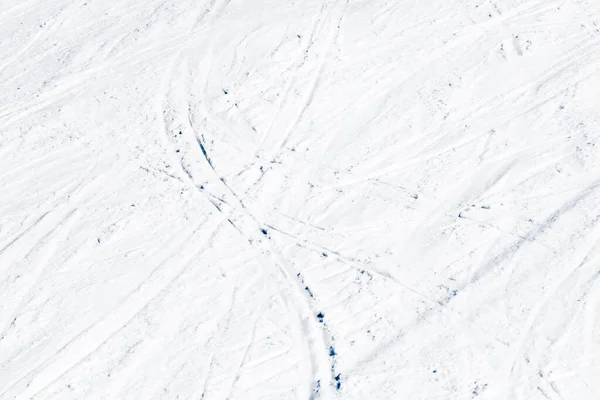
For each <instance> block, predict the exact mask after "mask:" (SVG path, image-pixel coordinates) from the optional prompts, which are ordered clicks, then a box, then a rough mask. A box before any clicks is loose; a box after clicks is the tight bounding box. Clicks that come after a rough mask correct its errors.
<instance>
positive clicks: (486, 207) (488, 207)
mask: <svg viewBox="0 0 600 400" xmlns="http://www.w3.org/2000/svg"><path fill="white" fill-rule="evenodd" d="M481 208H483V209H484V210H489V209H490V206H489V205H487V204H484V205H482V206H481Z"/></svg>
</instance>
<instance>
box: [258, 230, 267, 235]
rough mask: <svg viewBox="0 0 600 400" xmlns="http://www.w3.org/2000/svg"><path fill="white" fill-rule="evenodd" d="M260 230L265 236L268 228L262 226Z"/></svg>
mask: <svg viewBox="0 0 600 400" xmlns="http://www.w3.org/2000/svg"><path fill="white" fill-rule="evenodd" d="M260 231H261V232H262V234H263V235H265V236H266V235H267V230H266V229H265V228H261V230H260Z"/></svg>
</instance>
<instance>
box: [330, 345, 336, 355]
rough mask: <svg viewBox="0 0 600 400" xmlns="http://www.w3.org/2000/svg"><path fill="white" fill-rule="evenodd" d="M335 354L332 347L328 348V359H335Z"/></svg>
mask: <svg viewBox="0 0 600 400" xmlns="http://www.w3.org/2000/svg"><path fill="white" fill-rule="evenodd" d="M335 356H336V353H335V349H334V348H333V346H329V357H335Z"/></svg>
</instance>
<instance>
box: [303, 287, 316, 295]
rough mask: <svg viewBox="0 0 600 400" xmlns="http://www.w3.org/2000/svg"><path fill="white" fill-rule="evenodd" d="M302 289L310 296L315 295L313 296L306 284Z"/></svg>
mask: <svg viewBox="0 0 600 400" xmlns="http://www.w3.org/2000/svg"><path fill="white" fill-rule="evenodd" d="M304 290H306V291H307V292H308V295H309V296H310V297H315V296H313V293H312V292H311V290H310V288H309V287H308V286H306V287H305V288H304Z"/></svg>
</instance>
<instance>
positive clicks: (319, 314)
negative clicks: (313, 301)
mask: <svg viewBox="0 0 600 400" xmlns="http://www.w3.org/2000/svg"><path fill="white" fill-rule="evenodd" d="M317 318H318V319H319V322H321V323H322V322H323V318H325V314H323V313H322V312H320V313H318V314H317Z"/></svg>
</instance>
